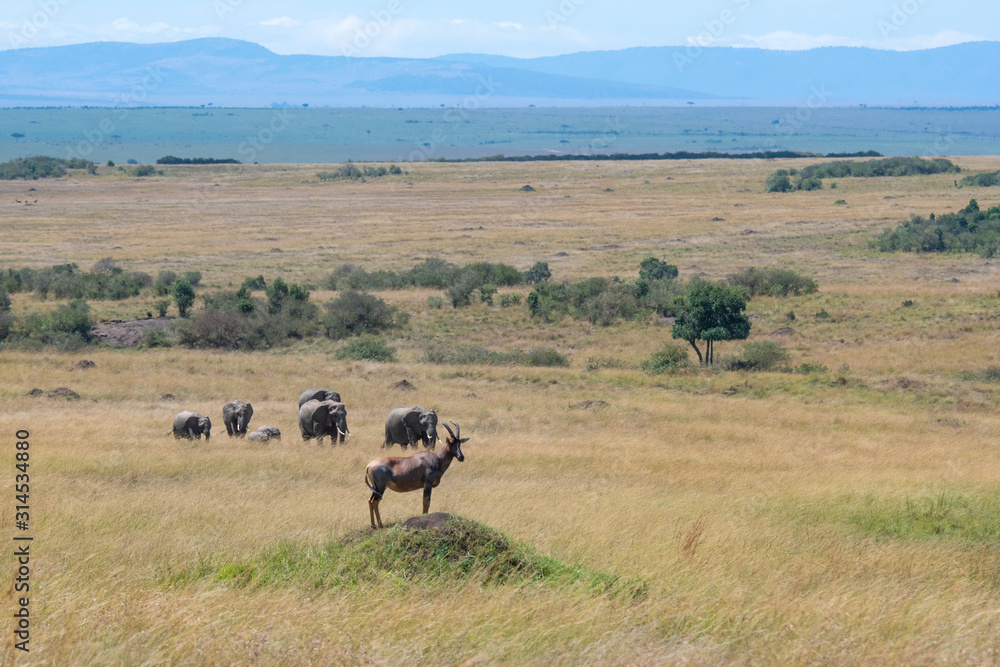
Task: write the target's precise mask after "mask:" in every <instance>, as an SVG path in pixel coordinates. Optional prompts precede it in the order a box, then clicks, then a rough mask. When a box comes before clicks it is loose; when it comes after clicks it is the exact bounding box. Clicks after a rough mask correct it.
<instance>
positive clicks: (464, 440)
mask: <svg viewBox="0 0 1000 667" xmlns="http://www.w3.org/2000/svg"><path fill="white" fill-rule="evenodd" d="M471 439H472V438H462V439H461V440H459V442H458V444H460V445H464V444H465V443H467V442H468V441H469V440H471Z"/></svg>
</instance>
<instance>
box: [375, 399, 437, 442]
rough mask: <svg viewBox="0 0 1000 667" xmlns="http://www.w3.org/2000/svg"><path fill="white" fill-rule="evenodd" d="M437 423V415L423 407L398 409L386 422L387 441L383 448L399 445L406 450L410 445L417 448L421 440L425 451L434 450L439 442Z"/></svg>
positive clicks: (415, 406) (390, 414)
mask: <svg viewBox="0 0 1000 667" xmlns="http://www.w3.org/2000/svg"><path fill="white" fill-rule="evenodd" d="M437 422H438V418H437V413H436V412H434V411H433V410H425V409H424V408H423V406H420V405H414V406H413V407H412V408H405V407H399V408H396V409H395V410H393V411H392V412H390V413H389V416H388V417H387V418H386V420H385V440H384V441H383V442H382V447H392V446H393V445H394V444H398V445H400V447H401V448H402V449H406V447H407V446H408V445H412V446H413V447H416V446H417V441H418V440H419V441H421V442H423V443H424V448H425V449H434V446H435V443H436V442H437V441H438V434H437Z"/></svg>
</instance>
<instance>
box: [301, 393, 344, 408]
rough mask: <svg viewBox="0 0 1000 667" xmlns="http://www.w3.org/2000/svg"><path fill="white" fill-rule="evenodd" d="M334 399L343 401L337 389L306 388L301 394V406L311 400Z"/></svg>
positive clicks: (336, 401)
mask: <svg viewBox="0 0 1000 667" xmlns="http://www.w3.org/2000/svg"><path fill="white" fill-rule="evenodd" d="M313 400H315V401H334V402H335V403H342V402H343V401H341V400H340V394H338V393H337V392H335V391H330V390H329V389H306V390H305V391H304V392H302V395H301V396H299V407H300V408H301V407H302V406H303V405H305V404H306V403H307V402H309V401H313Z"/></svg>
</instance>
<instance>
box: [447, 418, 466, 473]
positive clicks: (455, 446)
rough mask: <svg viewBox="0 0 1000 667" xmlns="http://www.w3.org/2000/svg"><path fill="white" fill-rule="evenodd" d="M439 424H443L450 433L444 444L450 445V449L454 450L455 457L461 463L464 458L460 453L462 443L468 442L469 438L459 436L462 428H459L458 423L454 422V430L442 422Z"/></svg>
mask: <svg viewBox="0 0 1000 667" xmlns="http://www.w3.org/2000/svg"><path fill="white" fill-rule="evenodd" d="M452 424H455V422H452ZM441 425H442V426H444V427H445V428H446V429H448V433H449V434H450V435H451V437H449V438H448V440H447V442H445V446H446V447H451V449H452V451H453V452H455V458H456V459H458V461H459V463H461V462H462V461H464V460H465V456H463V455H462V443H463V442H468V441H469V438H462V437H460V436H461V434H462V429H461V428H459V426H458V424H455V430H454V431H452V430H451V427H450V426H448V425H447V424H445V423H444V422H441Z"/></svg>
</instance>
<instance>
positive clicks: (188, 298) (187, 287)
mask: <svg viewBox="0 0 1000 667" xmlns="http://www.w3.org/2000/svg"><path fill="white" fill-rule="evenodd" d="M174 303H176V304H177V312H179V313H180V315H181V317H187V311H188V308H190V307H191V305H192V304H193V303H194V288H193V287H191V283H189V282H188V281H187V280H185V279H184V278H181V279H180V280H178V281H177V282H175V283H174Z"/></svg>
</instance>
